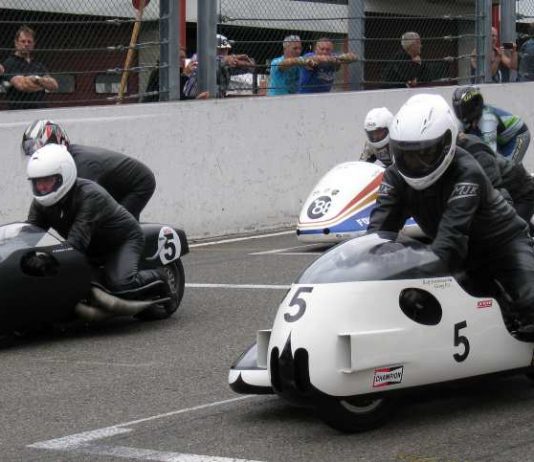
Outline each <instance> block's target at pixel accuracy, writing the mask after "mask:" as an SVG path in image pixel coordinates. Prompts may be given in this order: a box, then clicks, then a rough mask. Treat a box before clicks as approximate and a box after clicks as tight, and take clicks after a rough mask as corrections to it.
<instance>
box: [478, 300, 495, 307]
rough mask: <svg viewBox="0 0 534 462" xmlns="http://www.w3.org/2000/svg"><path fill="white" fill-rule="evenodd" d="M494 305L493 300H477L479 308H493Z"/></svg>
mask: <svg viewBox="0 0 534 462" xmlns="http://www.w3.org/2000/svg"><path fill="white" fill-rule="evenodd" d="M492 306H493V300H491V299H490V300H479V301H478V302H477V308H491V307H492Z"/></svg>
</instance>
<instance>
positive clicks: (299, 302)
mask: <svg viewBox="0 0 534 462" xmlns="http://www.w3.org/2000/svg"><path fill="white" fill-rule="evenodd" d="M312 290H313V287H299V288H298V289H297V291H296V292H295V294H294V295H293V298H292V299H291V301H290V302H289V305H288V306H290V307H291V306H298V310H297V312H296V313H295V314H290V313H284V319H285V320H286V321H287V322H295V321H298V320H299V319H300V318H302V316H304V313H305V312H306V300H304V299H303V298H302V297H300V294H301V293H307V294H309V293H311V292H312Z"/></svg>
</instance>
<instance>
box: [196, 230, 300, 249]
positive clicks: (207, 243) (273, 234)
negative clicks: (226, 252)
mask: <svg viewBox="0 0 534 462" xmlns="http://www.w3.org/2000/svg"><path fill="white" fill-rule="evenodd" d="M293 233H295V231H280V232H278V233H270V234H259V235H254V236H243V237H234V238H230V239H220V240H218V241H210V242H199V243H198V244H190V245H189V248H192V247H206V246H208V245H218V244H228V243H232V242H241V241H248V240H251V239H263V238H265V237H275V236H283V235H285V234H293Z"/></svg>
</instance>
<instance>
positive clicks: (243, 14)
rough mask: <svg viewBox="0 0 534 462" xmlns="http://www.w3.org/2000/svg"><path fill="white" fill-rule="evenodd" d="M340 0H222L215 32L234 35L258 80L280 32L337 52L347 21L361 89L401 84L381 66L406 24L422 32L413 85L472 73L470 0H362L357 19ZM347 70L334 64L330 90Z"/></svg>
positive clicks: (308, 46)
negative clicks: (359, 32) (356, 29)
mask: <svg viewBox="0 0 534 462" xmlns="http://www.w3.org/2000/svg"><path fill="white" fill-rule="evenodd" d="M347 4H348V2H347V0H345V1H342V0H340V1H329V2H326V1H322V2H318V1H317V2H313V1H311V2H310V1H306V2H302V1H283V0H272V1H269V2H263V1H257V0H221V1H220V12H219V26H218V32H219V33H222V34H224V35H227V36H228V37H229V38H230V39H232V40H233V41H234V42H235V50H236V52H239V53H247V54H248V55H250V56H251V57H253V58H254V59H255V60H256V62H257V63H258V74H259V77H258V80H259V82H261V81H264V80H265V79H264V78H262V77H263V76H264V75H266V74H268V72H269V66H270V62H271V61H272V59H274V58H275V57H278V56H280V55H282V42H283V39H284V37H285V36H288V35H293V34H295V35H299V36H300V37H301V39H302V44H303V50H304V51H303V52H304V53H305V52H310V51H313V47H314V44H315V42H316V40H317V39H319V38H322V37H328V38H330V39H331V40H332V41H333V43H334V45H335V47H334V49H335V52H336V53H343V52H346V51H347V50H349V49H351V48H355V47H353V46H352V47H351V45H354V44H351V43H350V42H349V34H348V29H349V27H350V22H351V21H363V30H364V33H363V36H362V37H360V38H356V39H353V40H360V41H361V47H360V48H359V49H361V50H362V54H361V56H359V58H360V63H363V76H362V78H361V84H362V89H373V88H389V87H391V86H406V82H391V81H390V80H388V79H387V70H388V68H391V67H392V66H394V65H395V64H396V63H397V62H400V59H399V51H400V50H401V36H402V35H403V34H404V33H405V32H408V31H414V32H417V33H418V34H419V35H420V37H421V43H422V51H421V57H422V66H421V67H422V68H423V71H422V72H421V74H420V80H419V81H418V83H417V84H418V85H419V86H432V85H443V84H448V85H450V84H454V83H457V82H458V83H463V82H468V81H469V80H470V79H471V74H472V72H471V65H470V59H471V53H472V51H473V49H474V47H475V37H476V36H475V23H476V19H477V18H476V15H475V4H474V2H457V1H454V0H449V1H447V0H444V1H440V2H436V1H431V0H427V1H405V2H396V4H395V3H393V2H388V3H387V8H384V6H382V7H380V5H381V4H382V2H371V1H368V2H364V10H365V14H364V17H363V18H359V17H350V16H349V13H348V11H349V9H348V5H347ZM385 4H386V3H385V2H383V5H385ZM401 59H402V57H401ZM353 65H354V64H348V65H347V66H353ZM348 75H349V73H348V71H347V69H346V66H344V67H343V68H341V69H340V71H339V72H337V74H336V79H335V83H334V85H333V88H332V91H341V90H345V89H347V88H348ZM267 82H269V80H268V79H267ZM392 84H394V85H392ZM268 85H269V83H267V86H268ZM258 87H261V86H260V85H258ZM249 90H250V89H249Z"/></svg>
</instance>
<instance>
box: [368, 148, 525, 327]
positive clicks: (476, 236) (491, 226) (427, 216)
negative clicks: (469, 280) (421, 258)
mask: <svg viewBox="0 0 534 462" xmlns="http://www.w3.org/2000/svg"><path fill="white" fill-rule="evenodd" d="M410 216H412V217H413V218H414V219H415V221H416V222H417V224H418V225H419V226H420V227H421V229H422V231H423V232H424V233H425V234H426V235H427V236H429V237H431V238H432V239H433V242H432V245H431V246H432V250H433V251H434V252H435V253H436V254H437V255H438V257H440V259H441V260H443V261H444V262H445V263H446V264H447V265H448V266H449V267H450V268H451V270H453V271H455V270H458V269H461V268H465V269H467V270H469V271H474V272H475V274H477V275H479V276H480V275H483V277H488V278H492V279H495V280H497V281H498V282H499V283H500V284H501V285H502V286H503V287H504V289H505V290H506V291H507V293H508V294H509V295H510V297H511V298H512V300H513V302H514V309H515V310H516V311H517V312H518V314H519V315H520V316H521V317H522V318H523V319H524V320H526V321H534V311H533V310H534V252H533V250H532V247H531V243H530V239H529V238H528V236H527V230H528V227H527V225H526V223H525V221H524V220H522V219H521V218H520V217H519V216H518V215H517V213H516V212H515V210H514V209H513V208H512V206H511V205H510V204H509V203H508V202H506V201H505V200H504V198H503V197H502V195H501V194H500V193H499V192H498V191H497V190H495V189H494V188H493V186H492V185H491V183H490V180H489V179H488V177H487V176H486V175H485V173H484V171H483V170H482V167H481V166H480V165H479V164H478V162H477V161H476V160H475V159H474V158H473V157H472V156H471V155H470V154H469V153H468V152H466V151H464V150H463V149H461V148H456V154H455V156H454V158H453V160H452V162H451V164H450V165H449V167H448V168H447V170H446V171H445V173H444V174H443V175H442V176H441V177H440V178H439V179H438V180H437V181H436V182H435V183H434V184H432V185H431V186H429V187H428V188H426V189H423V190H416V189H413V188H412V187H410V186H409V185H408V184H407V183H406V182H405V181H404V179H403V178H402V177H401V175H400V174H399V171H398V170H397V167H396V166H395V164H393V165H392V166H390V167H388V168H387V169H386V171H385V173H384V178H383V180H382V184H381V186H380V189H379V193H378V201H377V207H376V208H375V209H374V210H373V211H372V213H371V218H370V224H369V227H368V232H375V231H381V230H382V231H393V232H398V231H399V230H400V229H401V228H402V227H403V225H404V221H405V220H406V218H408V217H410Z"/></svg>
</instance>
